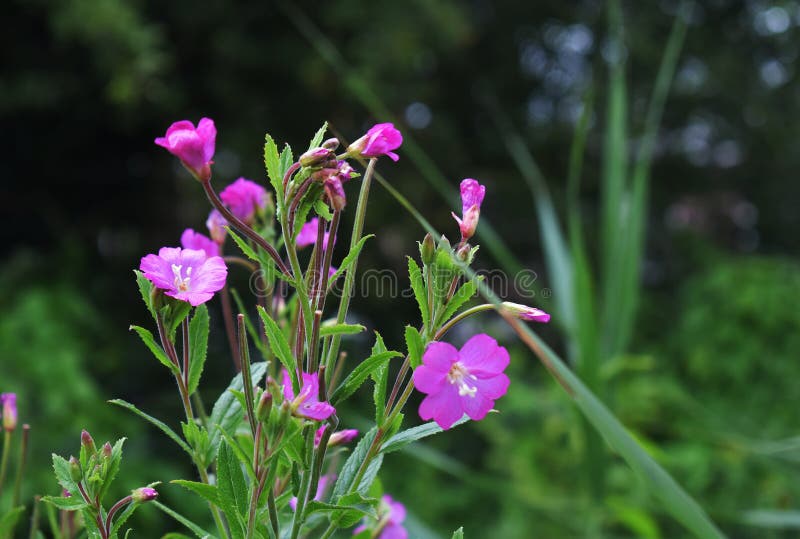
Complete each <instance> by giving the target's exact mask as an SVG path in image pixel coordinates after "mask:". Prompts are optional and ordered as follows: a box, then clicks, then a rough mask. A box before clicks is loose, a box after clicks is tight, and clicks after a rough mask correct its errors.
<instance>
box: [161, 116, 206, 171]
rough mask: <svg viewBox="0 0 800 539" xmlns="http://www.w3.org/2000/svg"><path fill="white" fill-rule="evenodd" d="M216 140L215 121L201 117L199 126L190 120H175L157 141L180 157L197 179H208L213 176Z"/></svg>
mask: <svg viewBox="0 0 800 539" xmlns="http://www.w3.org/2000/svg"><path fill="white" fill-rule="evenodd" d="M216 140H217V128H216V127H215V126H214V121H213V120H209V119H208V118H201V119H200V122H199V123H198V124H197V128H195V126H194V124H193V123H192V122H190V121H188V120H181V121H180V122H175V123H174V124H172V125H171V126H169V129H167V133H166V134H165V135H164V136H163V137H158V138H157V139H156V140H155V143H156V144H158V145H159V146H162V147H164V148H166V149H167V150H168V151H169V152H170V153H171V154H172V155H175V156H176V157H178V158H179V159H180V160H181V162H182V163H183V165H184V166H185V167H186V168H187V169H189V171H190V172H191V173H192V174H194V176H195V177H196V178H197V179H199V180H208V179H209V178H211V166H210V165H211V163H213V161H211V158H212V157H214V146H215V144H216Z"/></svg>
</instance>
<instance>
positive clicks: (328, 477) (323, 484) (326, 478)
mask: <svg viewBox="0 0 800 539" xmlns="http://www.w3.org/2000/svg"><path fill="white" fill-rule="evenodd" d="M335 480H336V474H325V475H323V476H321V477H320V478H319V482H318V483H317V492H315V493H314V499H315V500H316V501H321V500H322V497H323V496H325V490H326V489H327V488H328V485H329V484H331V483H332V482H333V481H335ZM289 507H291V508H292V511H296V510H297V496H292V498H291V499H290V500H289Z"/></svg>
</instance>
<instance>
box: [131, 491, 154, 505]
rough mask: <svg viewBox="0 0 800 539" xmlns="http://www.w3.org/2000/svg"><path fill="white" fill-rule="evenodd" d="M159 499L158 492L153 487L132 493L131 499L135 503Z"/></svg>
mask: <svg viewBox="0 0 800 539" xmlns="http://www.w3.org/2000/svg"><path fill="white" fill-rule="evenodd" d="M157 497H158V492H156V489H154V488H152V487H141V488H137V489H136V490H134V491H133V492H131V498H132V499H133V502H134V503H144V502H149V501H152V500H155V499H156V498H157Z"/></svg>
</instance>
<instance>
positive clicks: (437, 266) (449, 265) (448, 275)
mask: <svg viewBox="0 0 800 539" xmlns="http://www.w3.org/2000/svg"><path fill="white" fill-rule="evenodd" d="M458 273H459V270H458V268H457V267H456V266H455V264H453V254H452V252H451V251H450V249H448V248H441V247H440V248H439V249H437V250H436V258H435V259H434V262H433V282H434V287H433V291H434V294H435V296H436V302H437V304H438V303H441V302H443V301H444V300H445V299H446V298H447V293H448V292H450V286H451V285H452V283H453V279H455V278H456V277H457V276H458Z"/></svg>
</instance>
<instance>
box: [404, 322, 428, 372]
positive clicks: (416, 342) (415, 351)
mask: <svg viewBox="0 0 800 539" xmlns="http://www.w3.org/2000/svg"><path fill="white" fill-rule="evenodd" d="M405 338H406V348H407V349H408V361H409V364H410V365H411V368H412V369H416V368H417V367H419V365H420V364H421V363H422V354H423V353H424V352H425V343H424V342H423V341H422V335H420V334H419V331H417V330H416V328H413V327H411V326H406V331H405Z"/></svg>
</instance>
